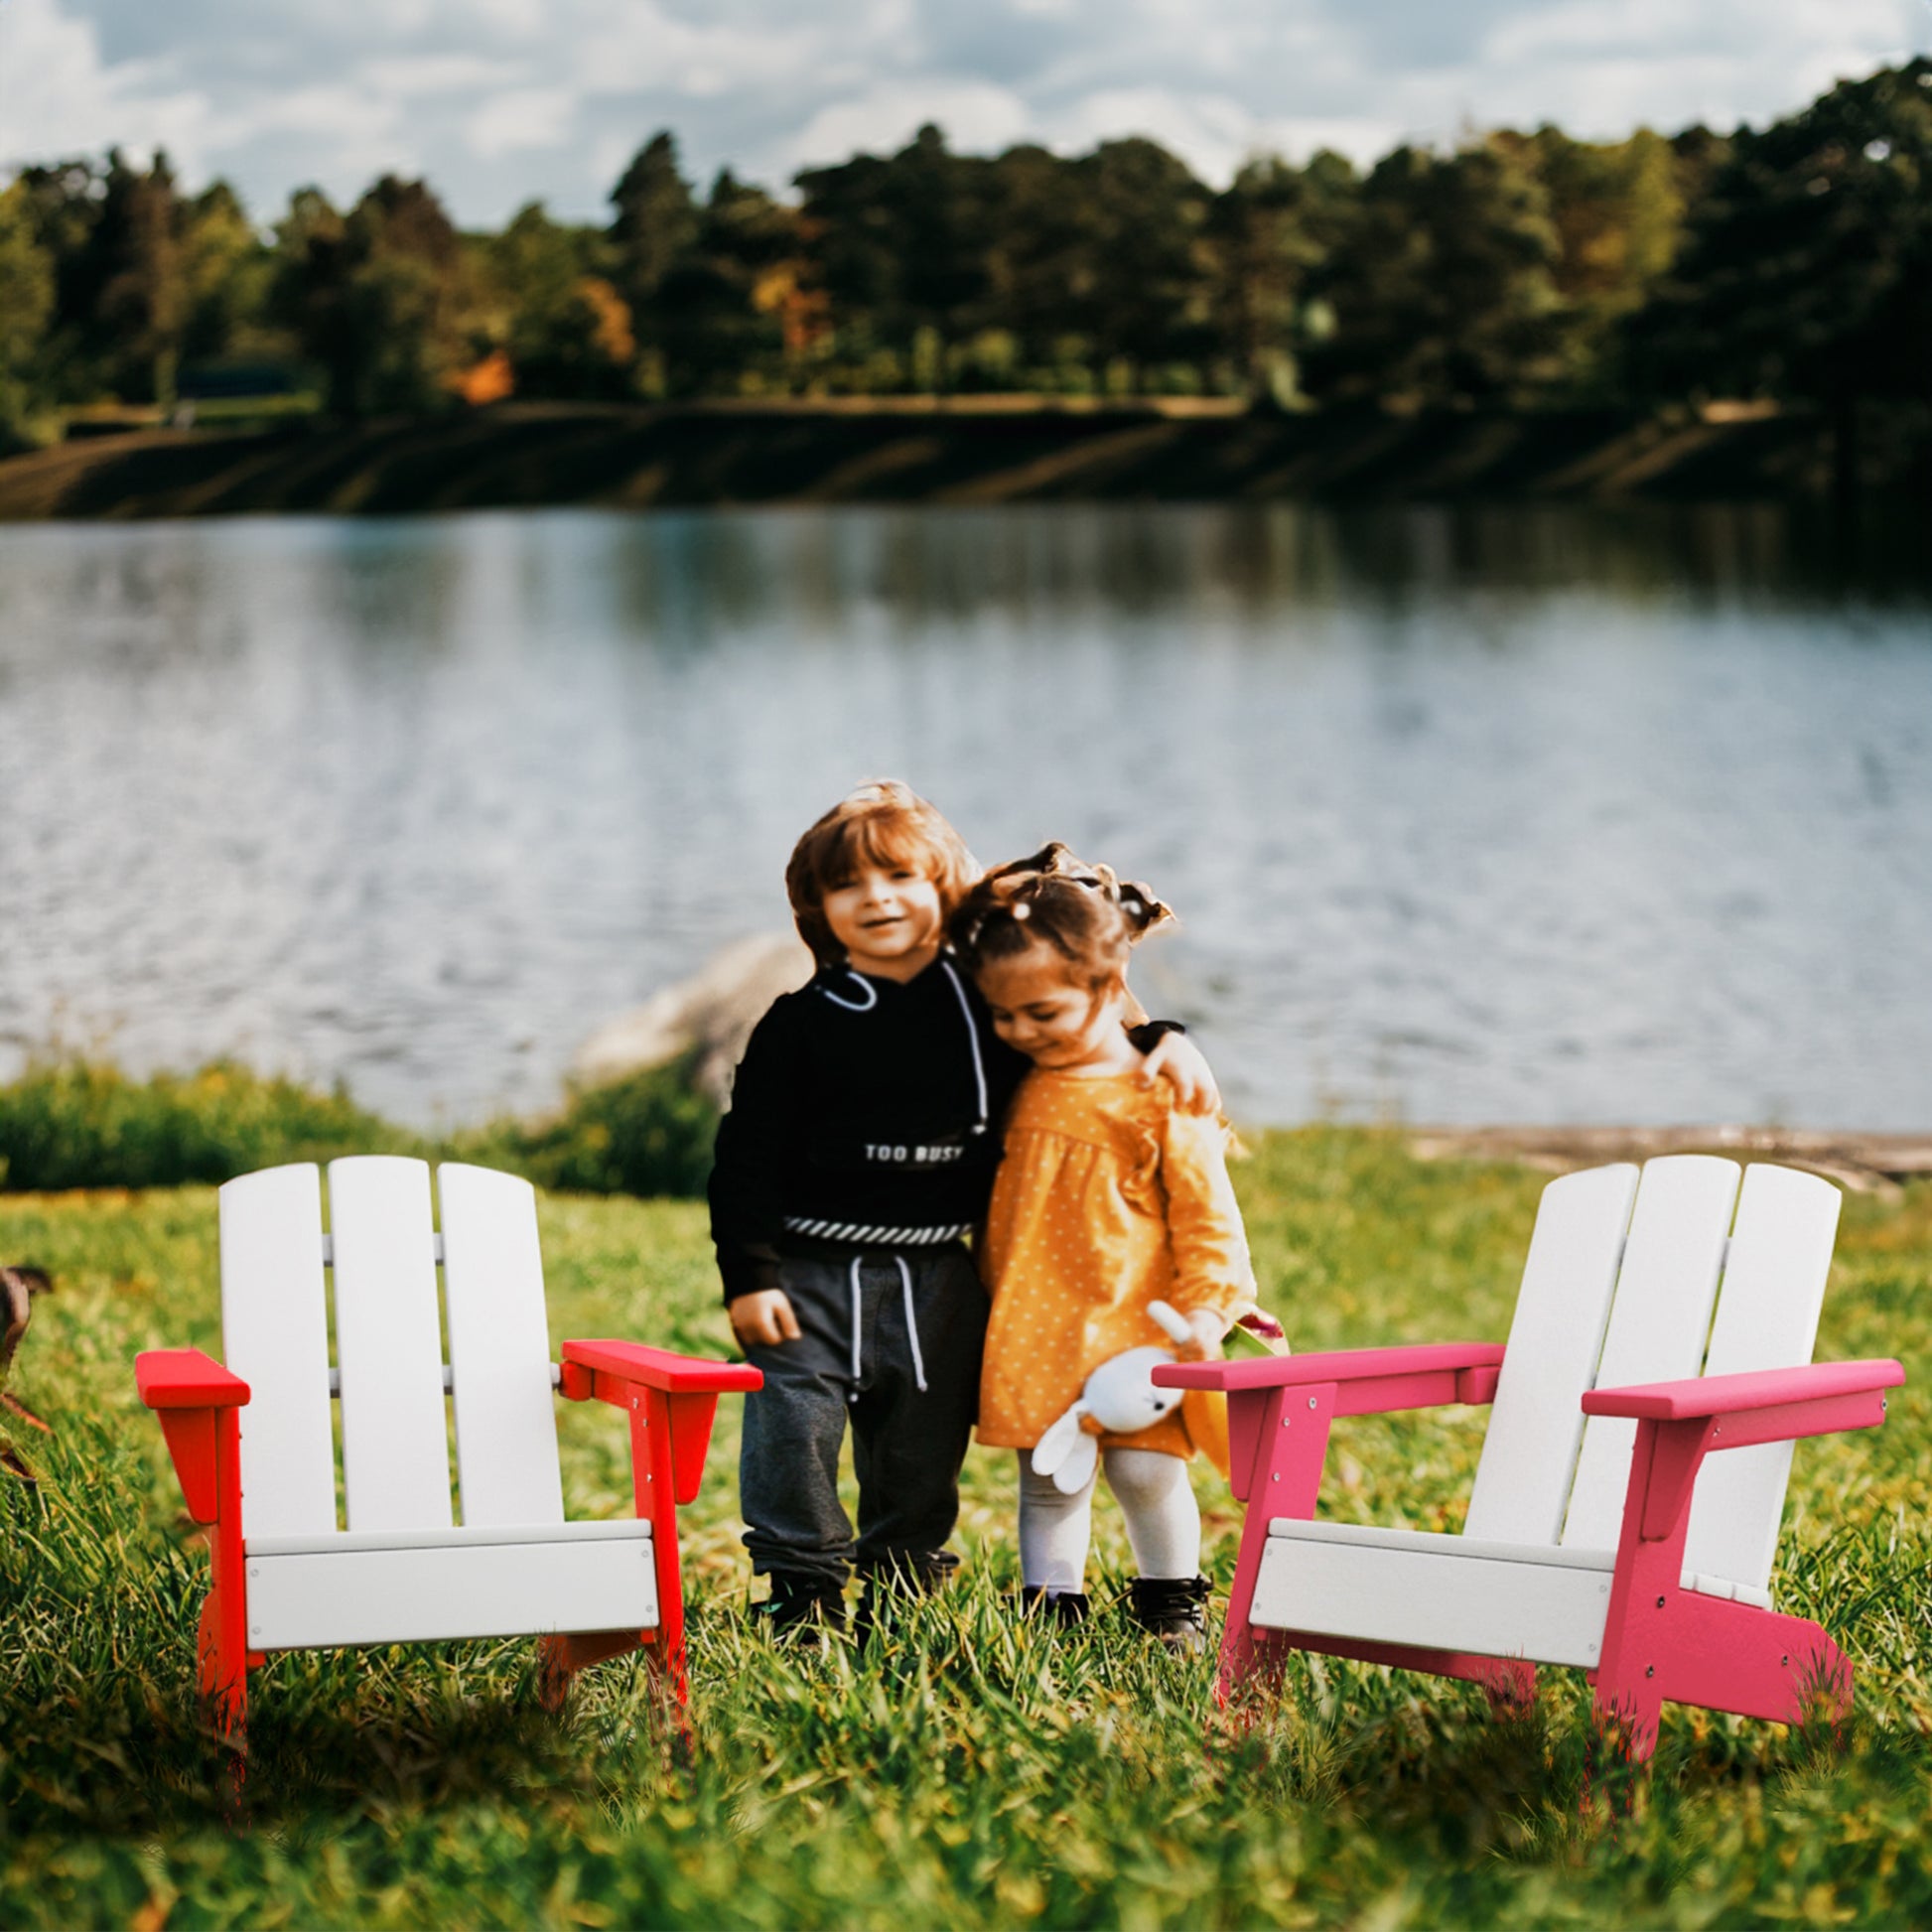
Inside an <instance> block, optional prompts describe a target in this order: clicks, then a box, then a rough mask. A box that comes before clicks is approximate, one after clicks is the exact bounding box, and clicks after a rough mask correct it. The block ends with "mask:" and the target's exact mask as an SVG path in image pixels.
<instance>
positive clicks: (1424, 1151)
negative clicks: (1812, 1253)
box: [1409, 1126, 1932, 1196]
mask: <svg viewBox="0 0 1932 1932" xmlns="http://www.w3.org/2000/svg"><path fill="white" fill-rule="evenodd" d="M1409 1146H1410V1151H1411V1152H1412V1153H1413V1154H1414V1155H1415V1156H1416V1157H1417V1158H1418V1159H1419V1160H1423V1161H1443V1160H1451V1161H1454V1160H1461V1161H1468V1160H1475V1161H1518V1162H1521V1163H1522V1164H1523V1165H1524V1166H1525V1167H1532V1168H1540V1169H1543V1170H1544V1171H1545V1172H1547V1173H1566V1172H1568V1171H1569V1170H1570V1169H1572V1168H1588V1167H1594V1166H1596V1165H1597V1164H1598V1163H1600V1162H1604V1161H1647V1160H1649V1159H1650V1157H1651V1156H1652V1155H1654V1154H1690V1153H1710V1154H1726V1155H1730V1156H1732V1157H1733V1158H1743V1157H1746V1156H1755V1157H1756V1158H1758V1159H1759V1160H1764V1161H1781V1162H1783V1163H1785V1164H1786V1165H1787V1166H1789V1167H1794V1168H1809V1169H1810V1170H1811V1171H1812V1172H1813V1173H1821V1174H1823V1175H1825V1176H1826V1178H1827V1179H1830V1180H1835V1181H1837V1182H1838V1183H1839V1185H1840V1186H1842V1187H1845V1188H1848V1189H1850V1190H1851V1191H1852V1192H1853V1193H1861V1194H1881V1195H1886V1196H1895V1195H1896V1194H1897V1193H1898V1192H1899V1191H1900V1188H1899V1183H1900V1182H1901V1181H1905V1180H1911V1179H1916V1178H1918V1177H1920V1176H1922V1175H1924V1174H1926V1173H1932V1139H1929V1138H1928V1137H1927V1136H1925V1135H1923V1134H1820V1133H1811V1132H1806V1131H1805V1130H1803V1129H1799V1128H1779V1127H1738V1126H1724V1127H1417V1128H1412V1129H1411V1130H1410V1135H1409Z"/></svg>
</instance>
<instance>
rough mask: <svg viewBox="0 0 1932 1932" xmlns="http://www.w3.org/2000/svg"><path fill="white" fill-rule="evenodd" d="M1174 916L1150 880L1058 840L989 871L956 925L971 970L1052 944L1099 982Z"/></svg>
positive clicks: (956, 943)
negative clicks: (1090, 858)
mask: <svg viewBox="0 0 1932 1932" xmlns="http://www.w3.org/2000/svg"><path fill="white" fill-rule="evenodd" d="M1172 918H1173V912H1172V911H1171V910H1170V909H1169V908H1168V907H1167V906H1166V905H1164V904H1162V902H1161V901H1160V900H1159V899H1158V898H1156V897H1154V895H1153V894H1152V893H1151V892H1149V891H1148V889H1147V888H1146V887H1145V886H1141V885H1137V884H1135V883H1134V882H1133V881H1131V880H1122V879H1118V878H1116V877H1115V875H1114V873H1113V870H1112V869H1111V868H1110V867H1107V866H1090V865H1087V864H1086V863H1085V862H1084V861H1082V860H1080V859H1077V858H1075V857H1074V855H1073V854H1072V853H1071V852H1070V851H1069V850H1068V849H1067V848H1066V847H1065V846H1064V845H1061V844H1060V843H1059V842H1058V841H1057V840H1055V841H1054V842H1053V843H1052V844H1051V845H1043V846H1041V847H1040V849H1039V850H1038V851H1037V852H1035V854H1033V856H1032V857H1031V858H1027V859H1016V860H1015V861H1014V862H1013V863H1012V864H1011V865H1008V866H1000V867H998V868H996V869H995V870H994V871H992V872H990V873H988V874H987V875H986V877H985V878H984V879H982V880H981V881H980V883H979V884H978V885H977V886H975V887H974V888H973V890H972V891H971V892H970V893H968V894H967V895H966V897H965V898H964V899H962V900H961V901H960V905H959V909H958V910H957V911H956V912H954V914H953V915H952V919H951V922H950V925H949V928H948V932H949V936H950V938H951V940H952V945H953V950H954V952H955V953H957V954H958V956H959V959H960V962H961V964H962V965H964V966H965V967H966V969H967V970H968V971H969V972H977V971H978V970H979V969H980V968H981V967H982V966H984V965H987V964H988V963H989V962H991V961H993V960H996V959H1010V958H1012V957H1013V956H1014V955H1015V954H1017V953H1023V952H1025V951H1026V950H1027V949H1028V948H1029V947H1030V946H1036V945H1047V946H1051V947H1052V948H1053V949H1054V950H1055V951H1056V952H1058V953H1059V954H1060V955H1061V956H1062V957H1063V958H1065V959H1066V960H1067V961H1069V962H1070V963H1071V964H1072V965H1073V966H1074V967H1076V968H1077V969H1078V970H1079V971H1080V973H1081V975H1082V976H1083V977H1084V978H1085V979H1086V980H1087V982H1088V984H1089V985H1092V986H1099V985H1101V984H1103V983H1104V982H1105V981H1107V980H1109V979H1111V978H1113V977H1114V976H1115V975H1116V974H1118V973H1121V972H1123V971H1124V970H1125V969H1126V965H1127V955H1128V953H1129V951H1130V950H1131V949H1132V947H1133V946H1134V944H1135V942H1136V941H1137V940H1139V939H1140V938H1142V937H1143V936H1144V935H1145V934H1147V933H1149V932H1152V931H1153V930H1154V928H1155V927H1156V926H1158V925H1162V924H1165V923H1166V922H1167V921H1169V920H1171V919H1172Z"/></svg>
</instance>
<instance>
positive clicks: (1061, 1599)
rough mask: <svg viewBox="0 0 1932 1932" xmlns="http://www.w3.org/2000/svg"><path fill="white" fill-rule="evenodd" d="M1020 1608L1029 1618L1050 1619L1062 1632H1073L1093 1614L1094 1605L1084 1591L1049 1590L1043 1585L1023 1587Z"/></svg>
mask: <svg viewBox="0 0 1932 1932" xmlns="http://www.w3.org/2000/svg"><path fill="white" fill-rule="evenodd" d="M1020 1608H1021V1611H1022V1613H1023V1614H1024V1615H1027V1616H1043V1617H1049V1618H1050V1619H1051V1620H1052V1621H1053V1622H1055V1623H1057V1624H1058V1625H1059V1626H1060V1628H1061V1629H1062V1630H1071V1629H1072V1628H1073V1627H1074V1626H1075V1625H1076V1624H1080V1623H1084V1622H1085V1621H1086V1620H1087V1618H1088V1617H1090V1616H1091V1615H1092V1614H1093V1603H1092V1600H1091V1599H1090V1598H1089V1597H1088V1595H1087V1593H1086V1591H1085V1590H1083V1589H1047V1588H1046V1587H1045V1586H1044V1585H1041V1584H1026V1585H1023V1586H1022V1587H1021V1591H1020Z"/></svg>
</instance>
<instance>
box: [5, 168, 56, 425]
mask: <svg viewBox="0 0 1932 1932" xmlns="http://www.w3.org/2000/svg"><path fill="white" fill-rule="evenodd" d="M34 226H35V224H34V215H33V209H32V207H30V206H29V191H28V188H27V185H26V183H24V182H19V181H16V182H12V183H10V184H9V185H8V186H7V187H5V188H0V452H3V451H5V449H6V448H7V446H8V445H9V444H12V443H17V442H19V441H22V440H24V439H25V437H26V435H27V432H28V430H29V428H30V426H31V425H32V423H33V420H34V417H35V416H36V414H37V413H38V411H39V409H40V406H41V404H42V402H43V400H44V397H45V389H44V386H43V384H44V379H45V369H44V363H43V355H44V351H45V348H46V345H47V332H48V326H49V324H50V323H51V322H52V321H53V319H54V257H53V255H52V254H51V253H50V251H49V250H48V249H47V248H46V247H44V246H43V245H42V243H41V240H40V237H39V236H38V235H37V234H36V233H35V231H34Z"/></svg>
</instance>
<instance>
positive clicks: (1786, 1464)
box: [1684, 1163, 1841, 1589]
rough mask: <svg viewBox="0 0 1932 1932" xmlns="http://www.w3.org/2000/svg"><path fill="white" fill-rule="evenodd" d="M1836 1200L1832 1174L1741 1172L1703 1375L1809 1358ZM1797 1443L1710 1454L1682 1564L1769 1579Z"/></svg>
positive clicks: (1765, 1168) (1737, 1580)
mask: <svg viewBox="0 0 1932 1932" xmlns="http://www.w3.org/2000/svg"><path fill="white" fill-rule="evenodd" d="M1840 1200H1841V1197H1840V1194H1839V1191H1838V1189H1837V1188H1836V1187H1834V1186H1833V1185H1832V1183H1831V1182H1830V1181H1829V1180H1824V1179H1821V1178H1820V1177H1819V1176H1818V1175H1817V1174H1814V1173H1799V1172H1798V1170H1797V1169H1795V1168H1779V1167H1773V1166H1771V1165H1770V1164H1768V1163H1760V1164H1758V1165H1756V1166H1753V1167H1750V1168H1747V1169H1746V1170H1745V1171H1744V1187H1743V1192H1742V1193H1741V1194H1740V1195H1739V1197H1738V1201H1737V1228H1736V1232H1735V1233H1734V1234H1733V1235H1732V1236H1731V1238H1730V1259H1729V1262H1728V1265H1727V1266H1726V1267H1725V1282H1724V1293H1723V1295H1722V1296H1721V1297H1720V1298H1719V1302H1718V1319H1717V1322H1716V1324H1715V1325H1714V1326H1713V1328H1712V1330H1711V1352H1710V1355H1709V1357H1708V1359H1707V1360H1706V1362H1705V1366H1704V1372H1705V1374H1707V1375H1739V1374H1744V1373H1747V1372H1749V1371H1752V1370H1757V1369H1769V1368H1797V1367H1799V1366H1800V1365H1801V1364H1803V1363H1805V1362H1808V1361H1810V1360H1811V1355H1812V1348H1813V1346H1814V1345H1815V1343H1816V1342H1817V1339H1818V1315H1819V1311H1820V1310H1821V1309H1822V1308H1823V1307H1824V1304H1825V1279H1826V1277H1827V1276H1828V1275H1829V1274H1830V1273H1831V1267H1832V1244H1833V1243H1834V1241H1835V1240H1836V1239H1837V1237H1838V1211H1839V1206H1840ZM1792 1448H1793V1445H1792V1444H1790V1443H1761V1444H1758V1445H1756V1446H1754V1447H1753V1448H1750V1449H1725V1450H1724V1451H1723V1452H1722V1453H1720V1454H1717V1455H1710V1456H1707V1457H1706V1458H1705V1463H1704V1467H1703V1469H1702V1470H1700V1471H1699V1474H1698V1486H1697V1494H1696V1496H1695V1497H1694V1498H1693V1499H1692V1503H1691V1532H1690V1536H1689V1538H1688V1540H1687V1541H1686V1543H1685V1546H1684V1568H1685V1569H1686V1570H1690V1571H1695V1572H1698V1573H1700V1574H1702V1575H1704V1576H1709V1577H1722V1578H1724V1579H1725V1581H1726V1582H1728V1583H1733V1584H1744V1585H1747V1586H1749V1587H1751V1588H1753V1589H1763V1588H1764V1587H1766V1586H1767V1585H1768V1584H1769V1583H1770V1580H1771V1560H1772V1558H1773V1557H1774V1556H1775V1555H1776V1553H1777V1543H1778V1524H1779V1521H1780V1519H1781V1518H1782V1517H1783V1515H1784V1491H1785V1484H1786V1483H1787V1482H1788V1481H1789V1480H1790V1476H1791V1451H1792Z"/></svg>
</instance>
